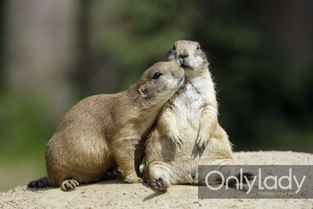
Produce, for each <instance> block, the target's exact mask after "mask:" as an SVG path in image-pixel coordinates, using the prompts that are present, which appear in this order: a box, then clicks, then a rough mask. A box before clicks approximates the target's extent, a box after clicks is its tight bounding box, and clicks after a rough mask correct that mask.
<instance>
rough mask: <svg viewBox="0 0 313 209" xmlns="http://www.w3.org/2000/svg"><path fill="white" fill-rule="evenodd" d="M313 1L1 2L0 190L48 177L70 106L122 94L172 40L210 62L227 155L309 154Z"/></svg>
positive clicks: (311, 143) (312, 101) (312, 120)
mask: <svg viewBox="0 0 313 209" xmlns="http://www.w3.org/2000/svg"><path fill="white" fill-rule="evenodd" d="M312 10H313V1H307V0H299V1H295V0H271V1H269V0H267V1H261V0H254V1H250V0H232V1H228V0H227V1H226V0H194V1H187V0H159V1H151V0H150V1H149V0H132V1H128V0H114V1H101V0H87V1H84V0H66V1H63V0H53V1H51V0H50V1H49V0H40V1H39V0H28V1H24V0H3V1H0V179H1V180H0V182H1V183H0V191H5V190H7V189H9V188H12V187H14V186H16V185H18V184H26V183H27V182H28V181H29V180H31V179H35V178H38V177H41V176H44V175H46V173H45V163H44V151H45V145H46V143H47V141H48V140H49V138H50V136H51V135H52V133H53V131H54V129H55V127H56V124H57V123H58V121H59V120H60V119H61V117H62V115H63V114H64V113H65V112H66V111H67V110H68V109H69V108H70V107H71V106H72V105H74V104H75V103H76V102H77V101H78V100H80V99H82V98H84V97H86V96H89V95H93V94H98V93H113V92H117V91H120V90H123V89H125V88H127V87H128V86H129V85H131V84H132V83H134V82H136V80H137V79H138V78H139V77H140V75H141V74H142V72H143V71H144V70H145V69H146V68H147V67H149V66H150V65H152V64H153V63H154V62H157V61H160V60H163V59H164V58H165V54H166V52H167V50H168V49H169V48H171V47H172V43H173V41H175V40H178V39H187V40H196V41H199V42H200V43H201V45H202V48H203V49H205V50H206V51H207V54H208V57H209V60H210V63H211V65H210V66H211V67H210V70H211V72H212V74H213V76H214V80H215V82H216V83H217V94H218V100H219V104H220V117H219V118H220V123H221V124H222V126H223V127H224V128H225V129H226V131H227V132H228V134H229V135H230V139H231V141H232V142H233V144H234V145H235V146H234V149H235V151H239V150H293V151H303V152H311V153H312V152H313V129H312V127H313V126H312V125H313V108H312V106H313V59H312V58H313V13H312Z"/></svg>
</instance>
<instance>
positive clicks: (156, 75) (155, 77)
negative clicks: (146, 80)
mask: <svg viewBox="0 0 313 209" xmlns="http://www.w3.org/2000/svg"><path fill="white" fill-rule="evenodd" d="M161 75H163V74H162V73H159V72H156V73H154V75H153V77H152V79H158V78H159V77H160V76H161Z"/></svg>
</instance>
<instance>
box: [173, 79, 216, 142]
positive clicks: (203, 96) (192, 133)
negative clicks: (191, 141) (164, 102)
mask: <svg viewBox="0 0 313 209" xmlns="http://www.w3.org/2000/svg"><path fill="white" fill-rule="evenodd" d="M171 102H172V104H173V105H174V107H175V117H176V122H177V128H178V129H180V130H182V131H183V133H185V134H186V135H188V137H192V138H195V137H196V135H197V133H198V129H199V125H200V118H201V114H202V110H203V107H204V106H206V105H208V104H209V105H211V106H212V107H213V108H217V107H216V96H215V90H214V84H213V82H212V79H211V76H210V74H209V73H207V74H205V75H202V76H198V77H195V78H192V79H188V81H187V82H186V84H185V86H184V87H183V88H182V89H180V90H179V91H178V93H177V94H175V96H174V97H173V98H171Z"/></svg>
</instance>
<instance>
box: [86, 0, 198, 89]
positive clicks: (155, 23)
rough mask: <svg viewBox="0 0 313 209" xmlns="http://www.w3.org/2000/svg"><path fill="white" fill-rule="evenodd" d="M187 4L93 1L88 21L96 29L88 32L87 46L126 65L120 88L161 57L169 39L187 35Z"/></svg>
mask: <svg viewBox="0 0 313 209" xmlns="http://www.w3.org/2000/svg"><path fill="white" fill-rule="evenodd" d="M190 4H191V3H190V2H189V1H184V3H182V1H179V0H173V1H165V0H162V1H144V0H134V1H126V0H120V1H114V2H113V1H112V2H111V3H107V2H97V3H96V4H94V5H93V7H92V10H91V14H92V18H91V22H95V26H94V27H96V28H97V31H95V32H94V33H93V34H92V38H91V47H92V48H93V49H94V50H95V51H97V52H100V53H106V54H108V55H109V56H111V57H112V60H114V63H117V64H118V65H119V66H120V67H122V68H125V69H127V71H125V72H124V73H123V75H124V76H123V79H122V80H121V83H122V86H121V89H124V88H127V87H128V86H129V85H130V84H132V83H133V82H134V81H135V80H136V79H138V77H139V76H140V75H141V74H142V72H143V70H144V69H146V68H147V67H148V66H150V65H151V64H152V63H154V62H156V61H160V60H164V58H165V55H166V52H167V50H168V49H169V46H171V44H172V43H173V41H175V40H177V39H184V38H187V37H188V36H189V32H188V31H189V28H190V27H191V25H192V22H191V20H192V19H191V16H193V10H192V9H190ZM181 11H186V12H183V13H182V12H181ZM98 22H100V23H101V24H100V23H98ZM100 25H101V28H100Z"/></svg>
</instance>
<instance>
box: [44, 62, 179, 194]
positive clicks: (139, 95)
mask: <svg viewBox="0 0 313 209" xmlns="http://www.w3.org/2000/svg"><path fill="white" fill-rule="evenodd" d="M156 73H161V74H162V75H160V76H159V77H158V78H153V77H155V75H156ZM183 75H184V71H183V70H182V69H181V68H180V67H179V64H178V63H176V62H160V63H156V64H154V65H153V66H152V67H150V68H149V69H148V70H146V71H145V73H144V74H143V76H142V77H141V78H140V80H139V81H138V82H137V83H136V84H134V85H132V86H131V87H129V88H128V89H127V90H125V91H122V92H119V93H116V94H100V95H95V96H91V97H88V98H86V99H83V100H81V101H80V102H79V103H78V104H76V105H75V106H74V107H73V108H72V109H71V110H70V111H68V112H67V113H66V114H65V116H64V117H63V119H62V120H61V122H60V123H59V125H58V127H57V129H56V131H55V133H54V134H53V136H52V137H51V139H50V140H49V143H48V144H47V150H46V166H47V171H48V179H49V183H50V184H51V185H53V186H60V185H61V189H62V190H70V189H74V188H75V187H76V186H77V185H78V184H81V183H89V182H94V181H98V180H99V179H101V178H102V177H103V176H104V174H105V173H106V171H107V170H108V169H110V168H113V167H116V166H117V167H118V168H119V169H120V170H121V171H122V175H123V177H124V179H125V180H126V181H127V182H138V181H140V178H139V177H138V176H137V174H136V170H137V171H138V170H139V164H140V162H139V161H138V160H139V159H140V156H139V157H138V156H137V155H140V154H142V153H140V152H139V153H137V152H136V150H137V148H140V146H139V145H140V144H141V143H142V139H143V138H144V136H145V135H146V134H147V132H148V131H149V130H150V129H151V126H152V125H153V123H154V122H155V120H156V117H157V114H158V112H159V110H160V109H161V107H162V105H163V104H164V103H165V102H166V101H167V100H168V99H169V98H170V97H171V96H172V95H173V94H174V93H175V92H176V91H177V90H178V88H179V87H180V86H181V85H182V83H183V78H184V76H183ZM136 160H137V162H136Z"/></svg>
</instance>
